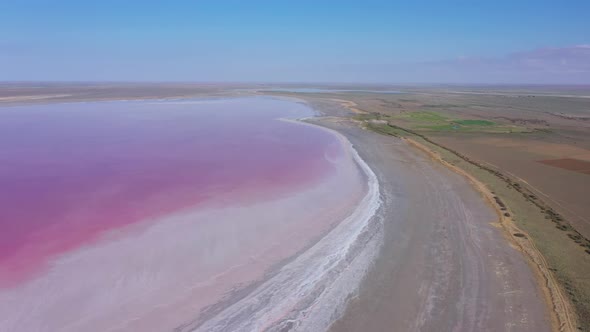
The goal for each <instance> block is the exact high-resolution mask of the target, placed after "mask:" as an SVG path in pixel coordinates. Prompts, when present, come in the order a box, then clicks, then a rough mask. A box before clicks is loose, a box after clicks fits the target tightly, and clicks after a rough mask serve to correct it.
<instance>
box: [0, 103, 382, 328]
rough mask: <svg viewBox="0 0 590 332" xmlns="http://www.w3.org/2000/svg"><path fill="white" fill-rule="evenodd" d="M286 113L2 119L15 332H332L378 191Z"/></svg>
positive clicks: (40, 112)
mask: <svg viewBox="0 0 590 332" xmlns="http://www.w3.org/2000/svg"><path fill="white" fill-rule="evenodd" d="M311 115H313V112H312V110H311V109H309V108H308V107H307V106H305V105H304V104H301V103H297V102H293V101H287V100H280V99H272V98H263V97H258V98H236V99H199V100H169V101H126V102H96V103H71V104H50V105H33V106H15V107H5V108H0V205H1V206H0V214H1V217H0V227H1V228H2V232H0V331H138V330H141V331H171V330H174V329H176V330H177V331H192V330H203V331H215V330H218V331H228V330H229V331H231V330H235V331H238V330H239V331H248V330H252V331H254V330H280V329H283V328H285V327H289V328H292V329H294V330H297V329H300V330H310V329H313V330H323V329H326V328H327V327H328V326H329V324H330V323H331V321H332V320H333V319H334V318H335V317H337V316H338V315H339V314H340V313H341V312H342V310H343V308H344V306H345V303H346V299H347V298H348V296H349V295H350V294H351V293H352V292H354V291H355V287H356V286H358V283H359V281H360V279H361V278H362V276H363V274H364V272H365V271H366V269H367V268H368V267H369V265H370V263H371V260H372V258H373V257H374V256H375V254H376V252H377V251H378V248H379V246H380V241H381V238H380V237H379V236H380V235H379V234H380V232H379V231H378V228H379V227H380V226H379V225H380V224H379V222H378V220H377V218H373V216H374V215H375V212H376V210H377V209H378V207H379V189H378V183H377V180H376V178H375V175H374V174H373V173H372V171H371V170H370V169H369V168H368V166H367V165H366V164H364V162H363V161H362V160H361V159H360V158H359V157H358V155H357V154H356V152H355V151H354V149H353V148H352V147H351V146H350V144H349V143H348V142H347V141H346V140H345V139H344V138H343V137H342V136H340V135H338V134H336V133H334V132H330V131H328V130H325V129H321V128H319V127H315V126H311V125H307V124H302V123H295V122H293V121H288V120H285V119H295V118H300V117H308V116H311Z"/></svg>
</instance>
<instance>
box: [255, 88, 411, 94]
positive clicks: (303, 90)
mask: <svg viewBox="0 0 590 332" xmlns="http://www.w3.org/2000/svg"><path fill="white" fill-rule="evenodd" d="M260 91H269V92H294V93H383V94H398V93H403V92H401V91H396V90H370V89H328V88H271V89H261V90H260Z"/></svg>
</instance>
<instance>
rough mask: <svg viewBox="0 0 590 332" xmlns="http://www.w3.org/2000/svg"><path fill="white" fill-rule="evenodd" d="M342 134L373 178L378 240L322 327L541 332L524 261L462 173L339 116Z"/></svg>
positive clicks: (538, 294) (536, 290)
mask: <svg viewBox="0 0 590 332" xmlns="http://www.w3.org/2000/svg"><path fill="white" fill-rule="evenodd" d="M316 121H318V123H319V124H321V125H324V126H326V127H329V128H332V129H335V130H337V131H339V132H340V133H342V134H344V135H345V136H346V137H347V138H348V139H349V140H350V141H351V142H352V144H353V145H354V146H355V148H356V149H357V150H358V151H359V154H360V155H361V157H362V158H363V159H364V160H365V161H366V162H367V163H368V164H369V165H370V166H371V168H372V169H373V171H374V172H375V173H376V174H377V177H378V178H379V181H380V186H381V190H382V196H383V200H384V209H383V210H382V213H383V215H382V217H383V220H384V239H385V240H384V246H383V248H382V251H381V254H380V256H379V257H378V258H377V260H376V262H375V265H374V267H373V268H372V270H371V271H370V272H369V273H368V275H367V276H366V278H365V280H364V282H363V284H362V286H361V288H360V291H359V293H358V296H357V297H355V298H354V299H353V300H351V302H350V304H349V307H348V309H347V311H346V313H345V315H344V316H343V317H342V318H341V319H340V320H338V321H337V322H336V323H335V324H334V325H333V326H332V331H361V330H363V331H383V330H392V331H549V330H551V315H550V312H549V310H548V308H547V305H546V302H545V298H544V294H543V292H542V291H541V289H540V287H539V285H538V282H537V279H536V276H535V274H534V273H533V272H532V270H531V268H530V266H529V265H528V264H527V262H526V260H525V257H524V256H523V255H522V254H521V253H520V252H519V251H518V250H517V249H516V248H514V247H512V246H510V243H509V242H508V240H507V239H506V238H505V236H504V233H503V231H502V230H501V228H500V225H499V223H498V216H497V214H496V213H495V211H494V210H493V209H492V208H491V207H490V206H489V205H487V204H486V203H485V201H484V199H483V197H482V196H481V194H480V193H478V192H477V191H476V190H475V189H474V188H473V187H472V185H471V184H470V183H469V182H468V181H467V180H466V179H465V178H464V177H462V176H460V175H458V174H456V173H454V172H452V171H450V170H449V169H447V168H445V167H444V166H442V165H440V164H437V163H435V162H433V161H432V160H431V159H430V158H429V157H428V156H427V155H426V154H424V153H422V152H421V151H419V150H418V149H415V148H414V147H411V146H410V145H408V144H407V143H406V142H404V141H402V140H399V139H395V138H392V137H386V136H382V135H378V134H375V133H372V132H368V131H365V130H363V129H361V128H359V127H358V126H357V125H356V124H354V123H351V122H347V121H345V120H339V121H331V120H330V119H324V120H316Z"/></svg>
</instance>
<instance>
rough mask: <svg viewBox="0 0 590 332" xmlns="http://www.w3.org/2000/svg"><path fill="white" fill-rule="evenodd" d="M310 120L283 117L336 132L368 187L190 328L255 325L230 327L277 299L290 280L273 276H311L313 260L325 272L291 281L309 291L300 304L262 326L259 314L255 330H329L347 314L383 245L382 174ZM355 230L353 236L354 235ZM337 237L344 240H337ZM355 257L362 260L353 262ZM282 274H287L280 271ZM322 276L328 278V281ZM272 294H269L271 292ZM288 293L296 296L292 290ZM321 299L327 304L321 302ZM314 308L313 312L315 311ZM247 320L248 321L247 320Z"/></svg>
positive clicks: (193, 329) (206, 328)
mask: <svg viewBox="0 0 590 332" xmlns="http://www.w3.org/2000/svg"><path fill="white" fill-rule="evenodd" d="M312 109H313V108H312ZM309 119H313V118H306V119H279V120H280V121H287V122H293V123H297V124H299V125H306V126H312V127H315V128H317V129H318V130H324V131H327V132H330V133H331V134H332V135H335V136H336V137H338V139H339V141H340V142H341V144H343V145H344V147H345V149H346V150H347V151H348V152H349V153H350V156H349V157H350V158H352V159H353V160H354V162H355V164H356V165H357V167H358V168H359V172H361V173H362V174H363V177H365V178H366V179H367V182H368V188H367V193H366V195H365V196H364V197H363V199H362V200H361V201H360V202H359V203H358V205H357V207H356V208H355V210H354V211H353V212H352V213H351V214H350V215H349V216H348V217H346V218H345V219H344V220H339V221H335V222H334V227H333V228H331V229H329V230H328V231H327V232H326V233H325V234H324V235H322V236H320V237H318V239H317V241H315V242H312V243H310V245H309V246H307V247H306V248H305V249H304V250H302V251H301V252H300V253H297V254H296V255H294V256H292V257H291V258H289V259H287V260H286V262H284V263H281V264H279V266H277V267H275V268H274V269H271V270H270V271H269V272H268V273H267V274H268V275H269V277H267V278H264V279H262V280H260V281H259V282H256V285H255V286H254V289H253V290H252V291H251V292H250V293H248V294H247V295H245V296H244V297H243V298H241V299H240V300H237V301H235V302H233V303H231V304H230V305H229V306H228V307H226V308H225V309H223V310H221V311H220V312H218V313H217V314H216V315H215V316H213V317H211V318H209V319H207V320H204V321H202V322H200V323H198V324H197V326H196V327H193V328H189V329H187V331H217V330H219V331H221V330H226V329H230V330H240V329H243V328H247V326H249V327H251V328H254V326H250V325H239V326H236V325H232V324H239V322H236V321H233V319H232V317H238V316H241V315H243V314H244V312H249V316H257V315H260V313H259V312H258V311H256V309H253V308H252V307H253V306H254V307H255V306H256V304H255V303H257V302H258V301H257V300H256V299H257V298H269V297H271V298H274V297H276V296H277V294H273V292H277V293H280V292H281V291H282V290H280V288H283V287H285V283H286V282H287V283H288V280H287V279H285V280H275V279H281V278H288V275H285V273H287V274H292V273H295V272H294V271H296V270H297V269H302V270H307V271H309V272H306V273H307V274H309V273H312V272H311V268H312V267H310V266H307V265H308V264H310V263H311V264H312V266H315V269H314V270H316V271H320V272H321V275H319V276H316V277H313V273H317V272H316V271H314V272H313V273H312V274H309V275H308V276H307V277H306V280H307V281H305V283H304V284H296V285H292V287H291V289H299V291H301V289H307V291H304V292H303V293H301V294H300V296H303V298H300V299H299V300H296V302H295V303H297V304H295V303H291V304H289V305H288V306H287V308H288V307H292V309H296V310H292V311H287V312H285V313H283V314H281V315H282V316H280V317H278V318H275V319H274V320H271V321H270V322H269V321H268V320H266V322H267V325H264V326H261V325H260V324H261V323H263V322H265V319H263V318H262V317H259V319H258V320H257V321H255V322H253V323H255V324H256V325H255V329H257V330H260V329H263V330H273V331H274V330H281V331H282V330H283V329H288V330H308V329H310V328H312V329H313V330H326V329H328V327H329V326H330V325H331V324H332V323H333V322H334V318H335V317H340V316H341V315H342V314H343V312H344V310H345V309H346V307H347V304H348V301H347V299H348V298H349V297H350V296H351V295H352V294H354V293H355V292H356V291H357V288H358V286H359V285H360V283H362V280H363V276H364V274H365V272H364V271H366V270H367V269H369V268H370V267H371V266H372V264H373V263H374V259H375V257H376V255H378V252H379V248H380V247H381V244H382V243H381V242H382V238H381V237H380V236H379V234H380V232H378V230H379V216H378V215H377V213H378V211H380V209H381V204H382V203H381V198H380V189H379V181H378V178H377V176H376V175H375V174H374V172H373V171H372V169H371V168H370V166H369V165H368V164H367V163H366V161H364V160H363V159H362V158H361V157H360V155H359V154H358V152H357V151H356V149H355V147H354V146H353V144H352V143H351V142H350V141H349V140H348V139H347V138H346V136H345V135H342V134H341V133H339V132H338V131H336V130H332V129H330V128H326V127H324V126H321V125H317V124H315V123H310V122H308V121H306V120H309ZM363 220H364V221H363ZM359 221H360V223H359ZM351 234H352V235H353V236H351ZM338 237H339V239H340V241H335V240H336V238H338ZM330 241H332V243H330ZM359 241H360V242H359ZM335 244H336V245H339V246H340V247H341V250H340V251H339V252H334V250H333V249H334V248H333V247H332V246H333V245H335ZM373 251H374V252H373ZM372 252H373V253H372ZM326 255H327V256H328V257H332V258H331V259H330V260H329V261H328V262H327V263H328V264H327V265H326V264H325V263H323V264H320V265H317V264H316V263H314V262H313V261H310V262H306V261H305V260H311V259H312V258H313V256H316V257H325V256H326ZM338 257H339V258H338ZM359 260H360V261H359ZM355 261H358V262H356V264H355ZM318 263H319V261H318ZM281 272H282V273H283V274H281ZM322 278H324V279H325V278H328V280H324V279H322ZM310 280H311V281H310ZM302 281H303V280H302ZM354 283H356V284H357V285H356V286H354V287H350V286H351V284H354ZM310 287H311V288H310ZM318 287H319V288H318ZM247 288H250V287H247ZM322 289H323V290H322ZM269 292H270V294H268V293H269ZM317 292H319V293H317ZM303 294H306V295H303ZM285 295H287V294H285ZM290 296H293V295H292V294H291V295H290ZM305 298H308V299H305ZM285 299H286V300H287V301H286V302H292V301H293V300H291V301H289V297H288V296H285V297H284V298H283V299H281V300H280V301H283V302H278V303H275V305H273V308H268V307H262V308H260V309H259V310H261V311H263V312H262V314H263V315H264V314H265V310H266V314H270V315H271V316H272V313H273V312H275V313H276V310H277V307H279V309H280V308H282V307H283V306H284V305H285V301H284V300H285ZM228 300H229V299H228ZM310 301H311V302H310ZM306 302H309V304H307V305H311V307H309V308H307V307H306V304H305V303H306ZM281 303H282V304H281ZM322 303H324V304H327V305H322ZM329 303H330V304H329ZM301 305H303V307H299V306H301ZM312 307H313V308H314V310H311V309H312ZM321 308H322V309H321ZM251 310H254V311H251ZM269 310H270V311H269ZM280 311H282V310H280ZM218 316H221V317H218ZM245 323H246V324H247V323H248V322H245ZM226 324H228V325H231V326H228V325H226Z"/></svg>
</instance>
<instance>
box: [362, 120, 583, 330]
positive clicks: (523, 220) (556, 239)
mask: <svg viewBox="0 0 590 332" xmlns="http://www.w3.org/2000/svg"><path fill="white" fill-rule="evenodd" d="M366 117H367V118H369V116H366ZM365 121H366V122H365V123H366V124H367V125H366V128H367V129H370V130H373V131H376V132H378V133H381V134H386V135H391V136H396V137H406V138H412V139H415V140H418V141H420V142H422V143H423V144H424V145H426V146H427V147H428V148H429V149H431V150H433V151H436V152H437V153H438V154H439V155H440V156H441V158H442V159H443V160H444V161H445V162H448V163H449V164H451V165H453V166H456V167H458V168H460V169H462V170H464V171H465V172H467V173H468V174H471V175H473V176H474V177H475V178H476V179H477V180H479V181H481V182H482V183H483V184H484V185H485V186H487V187H488V188H489V189H490V190H491V191H492V192H493V193H494V195H495V198H496V204H497V205H498V208H499V209H500V210H501V211H503V213H504V215H505V216H509V217H511V218H512V220H513V221H514V223H515V224H516V226H517V227H518V228H520V229H522V230H523V231H524V232H525V233H526V234H527V235H528V237H530V239H531V240H532V241H533V244H534V246H535V247H536V249H538V251H539V252H540V253H541V254H542V256H543V257H544V258H542V259H543V260H544V261H546V265H547V267H548V269H549V270H550V271H551V274H552V275H553V276H554V277H555V279H556V280H557V281H558V282H559V284H560V286H561V288H562V290H563V291H564V292H563V293H565V294H566V295H567V297H568V299H569V301H570V302H571V303H572V305H573V307H574V309H575V311H576V314H577V316H578V323H579V327H578V330H580V331H590V278H589V277H588V276H589V275H590V241H588V239H586V238H584V237H583V236H582V235H581V234H580V233H579V232H577V231H576V230H575V229H574V228H573V227H572V226H571V225H570V224H569V223H568V222H567V221H566V220H565V219H564V218H563V217H562V216H561V215H560V214H559V213H558V212H556V211H555V210H553V209H552V208H551V207H549V206H548V205H547V204H546V203H545V202H543V201H542V200H541V199H539V198H538V197H537V196H536V195H535V194H534V193H533V192H532V191H531V190H529V189H528V188H527V187H526V186H525V185H523V184H521V183H519V182H518V181H515V180H513V179H511V178H510V177H508V176H506V175H505V174H503V173H501V172H499V171H497V170H495V169H491V168H489V167H487V166H485V165H483V164H480V163H478V162H477V161H475V160H472V159H470V158H469V157H467V156H465V155H462V154H461V153H458V152H457V151H454V150H451V149H449V148H447V147H445V146H442V145H440V144H438V143H436V142H434V141H432V140H430V139H429V138H428V137H426V136H425V135H423V134H420V133H418V132H415V131H413V130H410V129H406V128H402V127H399V126H396V125H392V124H391V123H389V122H387V121H384V120H379V119H376V120H375V118H373V120H371V119H365ZM512 235H513V236H514V237H518V238H522V237H527V235H525V234H520V233H514V234H512ZM547 282H549V281H547ZM546 286H548V285H546ZM554 309H556V308H554ZM562 328H564V329H563V330H567V329H565V326H562Z"/></svg>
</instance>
